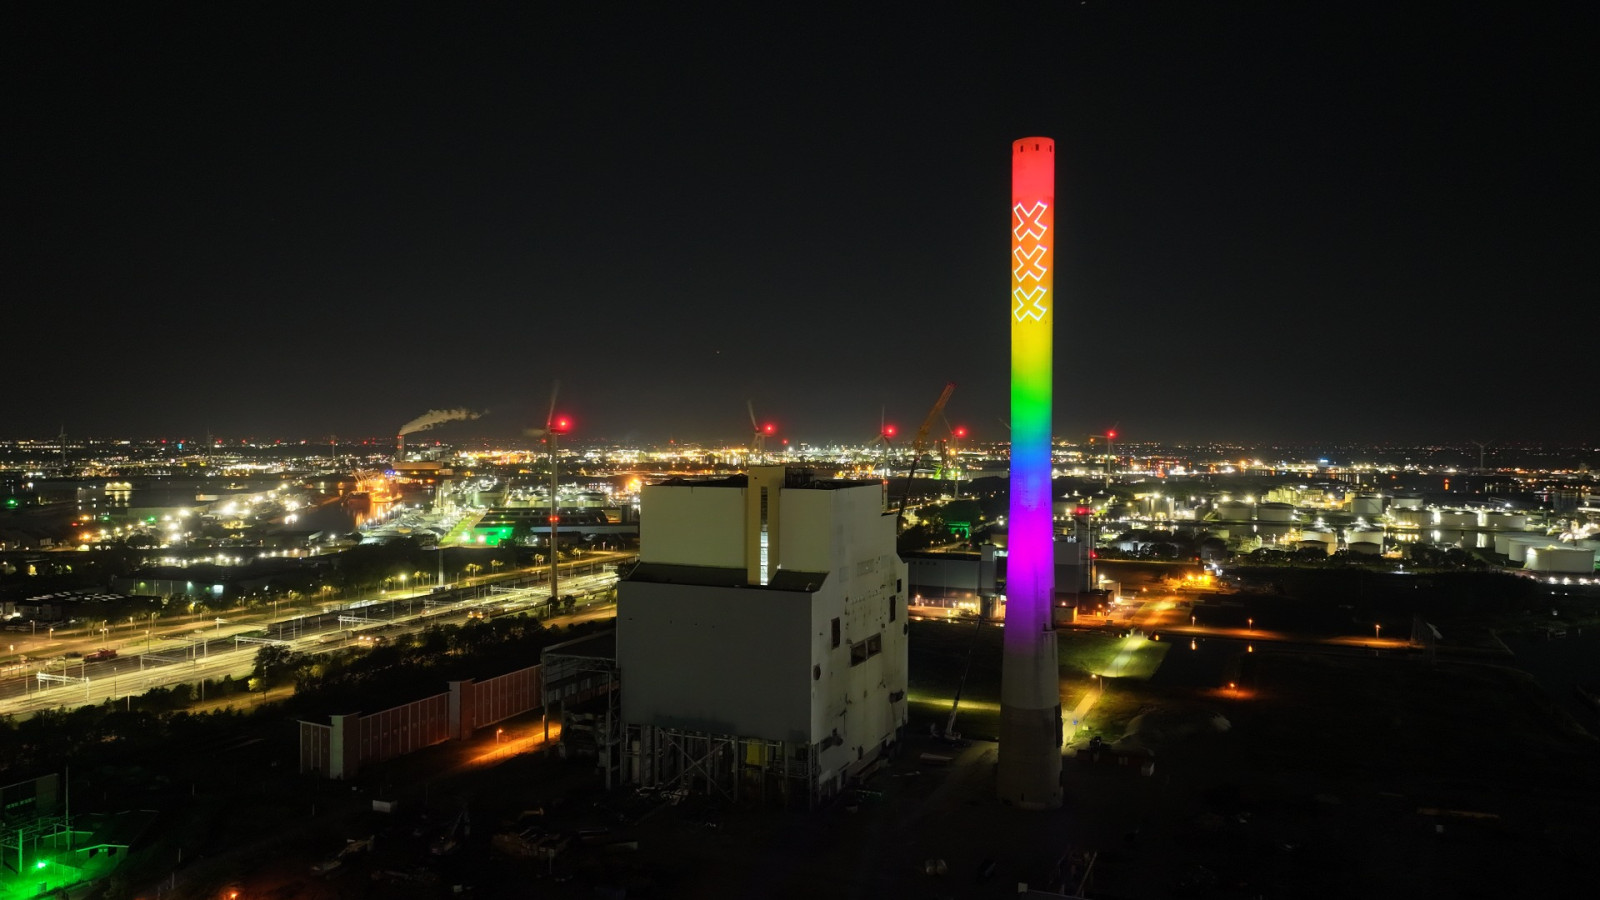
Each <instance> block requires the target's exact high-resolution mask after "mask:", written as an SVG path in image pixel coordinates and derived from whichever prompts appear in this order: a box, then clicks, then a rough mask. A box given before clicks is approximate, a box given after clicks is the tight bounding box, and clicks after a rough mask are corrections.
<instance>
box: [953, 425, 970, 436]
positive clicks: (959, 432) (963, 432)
mask: <svg viewBox="0 0 1600 900" xmlns="http://www.w3.org/2000/svg"><path fill="white" fill-rule="evenodd" d="M954 434H955V436H956V437H957V438H964V437H966V436H967V429H965V428H963V427H961V426H960V425H957V426H956V430H955V432H954Z"/></svg>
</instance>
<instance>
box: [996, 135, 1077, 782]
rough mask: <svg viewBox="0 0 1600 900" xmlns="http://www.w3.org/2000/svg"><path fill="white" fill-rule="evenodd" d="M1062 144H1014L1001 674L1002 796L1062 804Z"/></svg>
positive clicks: (1030, 141) (1028, 141) (1027, 141)
mask: <svg viewBox="0 0 1600 900" xmlns="http://www.w3.org/2000/svg"><path fill="white" fill-rule="evenodd" d="M1055 149H1056V147H1055V141H1053V140H1051V139H1050V138H1043V137H1030V138H1023V139H1022V140H1019V141H1016V142H1015V143H1013V144H1012V146H1011V219H1012V221H1011V303H1010V311H1011V479H1010V481H1011V507H1010V516H1009V518H1008V519H1007V526H1006V528H1007V534H1008V538H1007V560H1006V629H1005V643H1004V650H1003V663H1002V668H1001V675H1000V766H999V775H998V779H997V782H998V783H997V788H998V790H999V796H1000V799H1001V800H1003V801H1005V802H1007V803H1010V804H1012V805H1014V806H1018V807H1021V808H1024V809H1056V808H1058V807H1060V806H1061V739H1062V733H1061V687H1060V683H1061V681H1060V673H1059V666H1058V661H1057V660H1058V657H1057V649H1056V634H1055V631H1054V627H1053V623H1052V622H1051V608H1052V605H1053V603H1054V600H1055V548H1054V540H1055V527H1054V521H1053V517H1052V512H1053V504H1052V499H1053V498H1052V496H1051V486H1050V437H1051V413H1052V410H1051V404H1052V401H1053V393H1054V390H1053V384H1052V377H1053V363H1054V358H1053V355H1054V347H1053V341H1054V333H1053V329H1054V327H1055V317H1054V307H1055V297H1054V291H1053V288H1054V285H1055V277H1054V274H1053V272H1052V269H1053V268H1054V265H1055V254H1054V252H1053V251H1052V249H1051V248H1052V247H1053V246H1054V244H1055V235H1054V225H1055Z"/></svg>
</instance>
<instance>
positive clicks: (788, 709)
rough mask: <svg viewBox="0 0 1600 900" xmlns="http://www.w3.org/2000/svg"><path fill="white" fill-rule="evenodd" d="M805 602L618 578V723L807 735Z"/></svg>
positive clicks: (790, 595) (777, 736) (779, 594)
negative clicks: (619, 687)
mask: <svg viewBox="0 0 1600 900" xmlns="http://www.w3.org/2000/svg"><path fill="white" fill-rule="evenodd" d="M680 490H685V489H683V488H680ZM727 493H729V494H733V495H737V494H738V493H739V492H738V491H727ZM655 515H656V512H655V511H654V508H652V511H651V513H650V517H652V518H653V517H654V516H655ZM738 515H739V516H742V511H741V512H740V513H739V514H738ZM811 607H812V595H811V594H806V593H802V592H790V591H774V590H771V589H765V588H744V587H735V588H727V587H722V588H718V587H704V586H699V585H687V584H654V583H648V582H624V583H623V584H622V585H621V586H620V589H619V591H618V598H617V667H618V669H619V670H620V671H621V677H622V684H623V689H622V718H623V721H625V722H629V723H632V724H637V725H658V726H663V727H668V728H681V729H687V730H694V731H708V732H711V733H714V734H729V735H742V736H748V737H759V738H766V739H768V740H778V741H801V742H806V743H809V742H812V741H814V740H815V739H814V738H813V737H812V734H811V730H812V716H811V696H810V687H811V683H812V680H811V667H812V665H813V663H812V659H811V647H810V643H811V642H810V641H809V640H808V639H807V636H808V635H809V633H810V632H811V631H812V630H813V629H814V624H813V616H812V610H811Z"/></svg>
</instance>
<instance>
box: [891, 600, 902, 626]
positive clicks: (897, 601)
mask: <svg viewBox="0 0 1600 900" xmlns="http://www.w3.org/2000/svg"><path fill="white" fill-rule="evenodd" d="M899 605H900V598H899V597H895V596H893V595H890V597H889V621H891V622H893V621H894V610H895V607H897V606H899Z"/></svg>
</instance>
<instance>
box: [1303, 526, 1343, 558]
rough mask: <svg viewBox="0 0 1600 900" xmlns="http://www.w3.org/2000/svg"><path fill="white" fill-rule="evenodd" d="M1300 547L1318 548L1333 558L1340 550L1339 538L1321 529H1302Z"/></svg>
mask: <svg viewBox="0 0 1600 900" xmlns="http://www.w3.org/2000/svg"><path fill="white" fill-rule="evenodd" d="M1300 546H1301V547H1302V548H1307V547H1316V548H1317V549H1319V550H1322V551H1325V552H1326V553H1327V554H1328V555H1329V556H1332V555H1333V553H1334V551H1335V550H1338V549H1339V536H1338V535H1336V534H1334V533H1333V532H1331V531H1326V530H1323V529H1320V528H1305V529H1301V531H1300Z"/></svg>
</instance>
